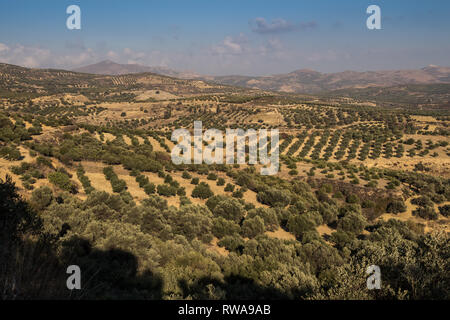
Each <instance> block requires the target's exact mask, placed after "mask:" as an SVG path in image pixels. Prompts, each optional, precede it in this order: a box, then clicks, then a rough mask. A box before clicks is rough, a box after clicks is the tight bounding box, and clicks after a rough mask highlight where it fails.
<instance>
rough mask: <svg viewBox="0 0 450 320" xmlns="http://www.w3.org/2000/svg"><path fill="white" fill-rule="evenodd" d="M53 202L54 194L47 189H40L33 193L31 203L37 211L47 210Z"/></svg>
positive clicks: (45, 187)
mask: <svg viewBox="0 0 450 320" xmlns="http://www.w3.org/2000/svg"><path fill="white" fill-rule="evenodd" d="M52 200H53V192H52V190H51V189H50V188H49V187H47V186H44V187H40V188H38V189H36V190H34V191H33V193H32V195H31V203H32V204H33V207H34V208H35V209H36V210H42V209H44V208H46V207H47V206H48V205H50V203H51V202H52Z"/></svg>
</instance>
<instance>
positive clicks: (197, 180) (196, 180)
mask: <svg viewBox="0 0 450 320" xmlns="http://www.w3.org/2000/svg"><path fill="white" fill-rule="evenodd" d="M199 181H200V180H199V178H192V180H191V184H194V185H198V183H199Z"/></svg>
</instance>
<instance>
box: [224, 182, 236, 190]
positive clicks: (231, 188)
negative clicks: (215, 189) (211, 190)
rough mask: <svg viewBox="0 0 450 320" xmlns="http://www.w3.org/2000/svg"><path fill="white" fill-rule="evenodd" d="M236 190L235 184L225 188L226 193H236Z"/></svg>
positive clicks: (229, 184) (228, 184)
mask: <svg viewBox="0 0 450 320" xmlns="http://www.w3.org/2000/svg"><path fill="white" fill-rule="evenodd" d="M234 188H235V185H234V184H231V183H227V185H226V186H225V189H224V191H226V192H233V191H234Z"/></svg>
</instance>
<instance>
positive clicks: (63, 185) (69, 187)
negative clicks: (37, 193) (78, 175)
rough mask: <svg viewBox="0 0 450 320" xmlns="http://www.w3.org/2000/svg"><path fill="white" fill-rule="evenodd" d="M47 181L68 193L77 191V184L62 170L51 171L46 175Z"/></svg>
mask: <svg viewBox="0 0 450 320" xmlns="http://www.w3.org/2000/svg"><path fill="white" fill-rule="evenodd" d="M48 181H50V182H51V183H53V184H54V185H55V186H57V187H58V188H60V189H62V190H65V191H68V192H70V193H77V192H78V188H77V185H76V184H75V183H74V182H73V181H71V180H70V177H69V176H68V175H67V174H65V173H63V172H52V173H50V174H49V175H48Z"/></svg>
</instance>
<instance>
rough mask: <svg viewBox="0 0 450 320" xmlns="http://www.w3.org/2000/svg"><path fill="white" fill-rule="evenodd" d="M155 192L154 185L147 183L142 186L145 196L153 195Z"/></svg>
mask: <svg viewBox="0 0 450 320" xmlns="http://www.w3.org/2000/svg"><path fill="white" fill-rule="evenodd" d="M155 191H156V186H155V184H154V183H151V182H149V183H147V184H146V185H145V186H144V192H145V193H146V194H147V195H151V194H153V193H155Z"/></svg>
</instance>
